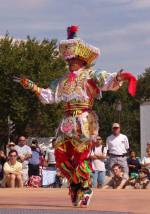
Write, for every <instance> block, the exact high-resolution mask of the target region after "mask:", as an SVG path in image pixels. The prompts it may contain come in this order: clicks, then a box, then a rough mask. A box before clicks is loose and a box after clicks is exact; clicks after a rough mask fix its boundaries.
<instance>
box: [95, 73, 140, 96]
mask: <svg viewBox="0 0 150 214" xmlns="http://www.w3.org/2000/svg"><path fill="white" fill-rule="evenodd" d="M93 78H94V80H95V82H96V83H97V85H98V87H99V88H100V90H101V91H116V90H118V89H119V88H120V87H121V86H122V85H123V82H125V81H128V91H129V94H130V95H131V96H135V94H136V81H137V80H136V77H135V76H133V75H132V74H131V73H130V72H127V71H124V70H120V71H119V72H115V73H108V72H107V71H103V70H102V71H95V72H94V73H93Z"/></svg>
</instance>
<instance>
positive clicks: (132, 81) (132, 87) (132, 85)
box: [121, 71, 137, 96]
mask: <svg viewBox="0 0 150 214" xmlns="http://www.w3.org/2000/svg"><path fill="white" fill-rule="evenodd" d="M121 77H123V79H124V80H128V92H129V94H130V95H131V96H135V95H136V83H137V79H136V77H135V76H133V75H132V74H131V73H129V72H128V71H123V72H121Z"/></svg>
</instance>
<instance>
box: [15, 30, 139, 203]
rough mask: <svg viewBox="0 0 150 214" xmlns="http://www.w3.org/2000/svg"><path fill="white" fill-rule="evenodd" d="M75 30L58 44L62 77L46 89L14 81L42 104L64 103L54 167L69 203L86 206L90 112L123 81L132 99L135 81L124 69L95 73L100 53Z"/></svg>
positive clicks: (94, 129) (93, 124)
mask: <svg viewBox="0 0 150 214" xmlns="http://www.w3.org/2000/svg"><path fill="white" fill-rule="evenodd" d="M77 31H78V26H69V27H68V28H67V35H68V38H67V39H66V40H62V41H61V42H60V44H59V53H60V55H59V56H60V57H62V58H63V59H64V60H65V61H66V62H67V64H68V68H69V71H68V72H66V73H65V74H64V76H63V77H62V78H60V79H59V80H57V81H56V80H55V81H53V82H52V84H51V86H50V87H49V88H46V89H44V88H40V87H38V86H37V85H36V84H35V83H34V82H32V81H31V80H29V79H26V78H15V79H14V80H15V81H16V82H19V83H20V84H21V85H22V86H23V87H24V88H25V89H29V90H31V91H32V92H34V93H35V94H36V95H37V96H38V98H39V100H40V101H41V102H42V103H43V104H52V103H59V102H62V103H63V105H64V113H65V114H64V118H63V119H62V121H61V122H60V125H59V128H58V129H57V136H56V137H57V139H56V143H55V156H56V165H57V167H58V168H59V169H60V171H61V173H62V174H63V175H64V176H65V177H66V178H67V179H68V182H69V189H70V191H69V192H70V197H71V201H72V204H73V205H74V206H88V205H89V202H90V199H91V196H92V194H93V192H92V189H91V187H90V186H91V173H92V170H91V163H90V161H89V154H90V150H91V145H92V141H94V140H96V138H97V136H98V132H99V125H98V120H97V116H96V114H95V112H94V111H93V110H92V107H93V103H94V99H95V98H100V97H101V94H102V92H103V91H109V90H113V91H115V90H118V89H119V88H120V87H121V86H122V84H123V82H124V81H128V83H129V84H128V91H129V93H130V94H131V95H132V96H134V95H135V91H136V78H135V77H134V76H133V75H132V74H131V73H129V72H126V71H123V70H121V71H119V72H114V73H109V72H107V71H104V70H97V71H95V70H94V69H93V68H92V64H93V62H94V61H95V60H96V59H97V58H98V56H99V55H100V50H99V49H98V48H96V47H94V46H92V45H89V44H87V43H85V42H84V41H83V40H81V39H80V38H77Z"/></svg>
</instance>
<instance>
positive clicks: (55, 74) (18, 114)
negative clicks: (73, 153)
mask: <svg viewBox="0 0 150 214" xmlns="http://www.w3.org/2000/svg"><path fill="white" fill-rule="evenodd" d="M56 44H57V41H56V40H51V41H48V40H43V41H42V42H39V41H37V40H36V39H31V38H30V37H28V38H27V40H26V41H21V42H17V41H16V42H14V41H13V39H12V38H9V37H8V36H7V35H6V37H5V38H4V39H1V40H0V91H1V94H0V116H1V117H0V135H1V136H5V138H6V137H7V117H8V115H9V116H10V117H11V119H12V120H13V121H14V122H15V124H16V132H15V135H20V134H26V135H32V136H33V135H39V136H51V135H53V134H54V131H55V128H56V125H57V124H58V119H59V118H60V117H61V114H62V109H61V105H58V106H56V105H49V106H43V105H42V104H40V102H39V101H38V98H37V97H36V96H35V95H34V94H32V93H31V92H29V91H27V90H24V89H23V88H22V87H21V86H20V85H19V84H17V83H15V82H13V76H14V75H15V76H24V77H27V78H29V79H31V80H33V81H34V82H36V83H37V84H38V85H39V86H41V87H48V86H49V84H50V82H51V81H52V80H54V79H57V78H59V77H60V76H62V75H63V74H64V72H65V69H66V65H65V63H64V61H63V60H61V59H60V58H59V55H58V50H57V47H56ZM54 113H55V114H54Z"/></svg>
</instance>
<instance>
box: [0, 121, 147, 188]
mask: <svg viewBox="0 0 150 214" xmlns="http://www.w3.org/2000/svg"><path fill="white" fill-rule="evenodd" d="M54 144H55V139H53V140H52V142H51V145H50V146H49V147H47V149H46V150H45V151H42V150H41V148H40V146H39V144H38V141H37V140H32V142H31V144H30V145H28V143H27V139H26V138H25V137H24V136H20V137H19V139H18V142H17V145H16V144H15V143H14V142H10V143H8V145H7V148H6V155H5V153H4V151H2V150H0V185H1V187H24V186H27V187H41V186H43V187H45V186H47V187H61V186H62V183H63V179H65V178H63V176H62V174H61V172H60V171H59V170H58V169H57V168H56V160H55V149H54ZM146 152H147V156H145V157H144V158H143V159H140V158H138V157H137V156H136V153H135V152H134V151H130V148H129V142H128V138H127V136H126V135H124V134H122V133H121V128H120V124H118V123H114V124H113V125H112V134H111V135H110V136H108V137H107V139H106V144H105V143H104V142H103V140H102V138H101V137H100V136H98V137H97V139H96V141H94V142H93V143H92V148H91V152H90V154H89V161H91V164H92V168H93V173H92V175H91V179H92V187H94V188H102V189H148V188H150V145H148V146H147V150H146ZM44 170H45V171H44Z"/></svg>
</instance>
